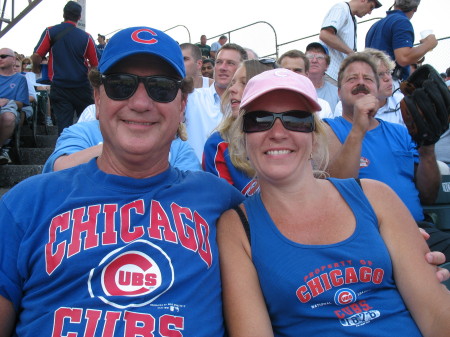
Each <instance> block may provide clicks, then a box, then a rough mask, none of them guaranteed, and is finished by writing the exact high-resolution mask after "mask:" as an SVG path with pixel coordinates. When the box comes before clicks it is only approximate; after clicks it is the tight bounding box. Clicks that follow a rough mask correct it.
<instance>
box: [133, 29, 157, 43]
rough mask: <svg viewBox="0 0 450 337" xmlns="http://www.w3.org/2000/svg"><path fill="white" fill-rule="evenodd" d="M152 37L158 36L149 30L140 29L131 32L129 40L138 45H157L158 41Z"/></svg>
mask: <svg viewBox="0 0 450 337" xmlns="http://www.w3.org/2000/svg"><path fill="white" fill-rule="evenodd" d="M149 34H150V35H149ZM153 36H158V35H157V34H156V33H155V32H154V31H153V30H151V29H148V28H142V29H138V30H135V31H134V32H133V34H131V39H132V40H133V41H135V42H138V43H145V44H154V43H157V42H158V40H157V39H155V38H154V37H153Z"/></svg>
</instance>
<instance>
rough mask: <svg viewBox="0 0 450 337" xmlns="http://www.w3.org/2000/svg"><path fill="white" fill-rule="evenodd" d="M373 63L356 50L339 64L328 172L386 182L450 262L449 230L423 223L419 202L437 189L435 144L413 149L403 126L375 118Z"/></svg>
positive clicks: (376, 77)
mask: <svg viewBox="0 0 450 337" xmlns="http://www.w3.org/2000/svg"><path fill="white" fill-rule="evenodd" d="M375 62H376V61H375V60H374V58H373V56H372V55H371V54H369V53H364V52H361V53H355V54H352V55H350V56H349V57H347V58H346V59H345V60H344V61H343V63H342V65H341V68H340V70H339V75H338V90H339V97H340V98H341V102H342V116H340V117H336V118H334V119H325V122H326V123H328V124H329V128H328V143H329V152H330V164H329V167H328V171H329V173H330V175H331V176H332V177H336V178H369V179H375V180H380V181H382V182H384V183H385V184H387V185H388V186H390V187H391V188H392V189H393V190H394V191H395V192H396V193H397V195H398V196H399V197H400V199H401V200H402V201H403V203H404V204H405V205H406V207H407V208H408V209H409V211H410V212H411V214H412V216H413V217H414V219H415V220H416V222H417V224H418V226H419V227H421V228H423V229H424V230H425V231H426V232H428V234H430V238H429V239H428V241H427V243H428V246H429V247H430V249H431V250H436V251H440V252H442V253H444V254H445V256H446V259H447V261H450V234H448V233H445V232H442V231H440V230H438V229H436V228H435V227H434V226H433V225H432V224H430V223H429V222H427V219H426V218H425V215H424V213H423V209H422V206H421V204H432V203H433V202H434V201H435V199H436V197H437V193H438V190H439V183H440V173H439V169H438V166H437V163H436V155H435V151H434V147H435V146H434V145H428V146H420V147H419V148H418V149H417V145H416V144H415V143H414V142H413V141H412V139H411V137H410V136H409V134H408V130H407V129H406V128H405V127H404V126H403V125H400V124H396V123H390V122H386V121H383V120H382V119H378V118H375V114H376V113H377V111H378V108H379V105H380V101H379V98H378V93H379V88H380V81H381V79H380V77H381V76H380V77H379V75H378V72H379V71H378V69H377V66H376V64H375ZM383 76H384V74H383Z"/></svg>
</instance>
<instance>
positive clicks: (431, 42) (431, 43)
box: [420, 34, 438, 51]
mask: <svg viewBox="0 0 450 337" xmlns="http://www.w3.org/2000/svg"><path fill="white" fill-rule="evenodd" d="M420 43H421V44H423V45H425V46H426V47H427V49H428V50H429V51H430V50H432V49H434V48H435V47H436V46H437V44H438V41H437V40H436V36H435V35H434V34H430V35H428V36H427V37H426V38H424V39H422V40H420Z"/></svg>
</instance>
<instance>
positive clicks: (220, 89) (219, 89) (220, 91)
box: [214, 83, 225, 97]
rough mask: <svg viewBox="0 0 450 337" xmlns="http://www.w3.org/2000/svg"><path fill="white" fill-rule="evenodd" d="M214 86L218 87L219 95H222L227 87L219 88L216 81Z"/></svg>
mask: <svg viewBox="0 0 450 337" xmlns="http://www.w3.org/2000/svg"><path fill="white" fill-rule="evenodd" d="M214 88H215V89H216V92H217V94H218V95H219V97H222V95H223V93H224V92H225V89H222V88H219V87H218V86H217V84H216V83H214Z"/></svg>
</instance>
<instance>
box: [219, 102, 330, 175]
mask: <svg viewBox="0 0 450 337" xmlns="http://www.w3.org/2000/svg"><path fill="white" fill-rule="evenodd" d="M245 113H246V111H245V109H241V110H240V111H239V116H238V117H237V119H236V120H235V122H234V123H233V125H232V127H231V129H230V138H231V141H230V145H229V147H228V150H229V152H230V158H231V161H232V162H233V165H234V166H235V167H237V168H238V169H240V170H242V171H244V172H245V173H246V174H247V175H248V176H250V177H254V176H255V174H256V172H255V169H254V168H253V166H252V164H251V162H250V160H249V158H248V156H247V150H246V146H245V145H246V138H245V133H244V131H242V127H243V122H244V117H243V116H244V114H245ZM313 116H314V123H315V129H314V131H313V151H312V154H311V156H312V165H313V172H314V177H316V178H326V177H328V174H327V173H326V172H325V170H326V168H327V166H328V162H329V153H328V141H327V132H326V128H325V122H323V121H322V120H321V119H320V117H319V115H318V114H317V113H313Z"/></svg>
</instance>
